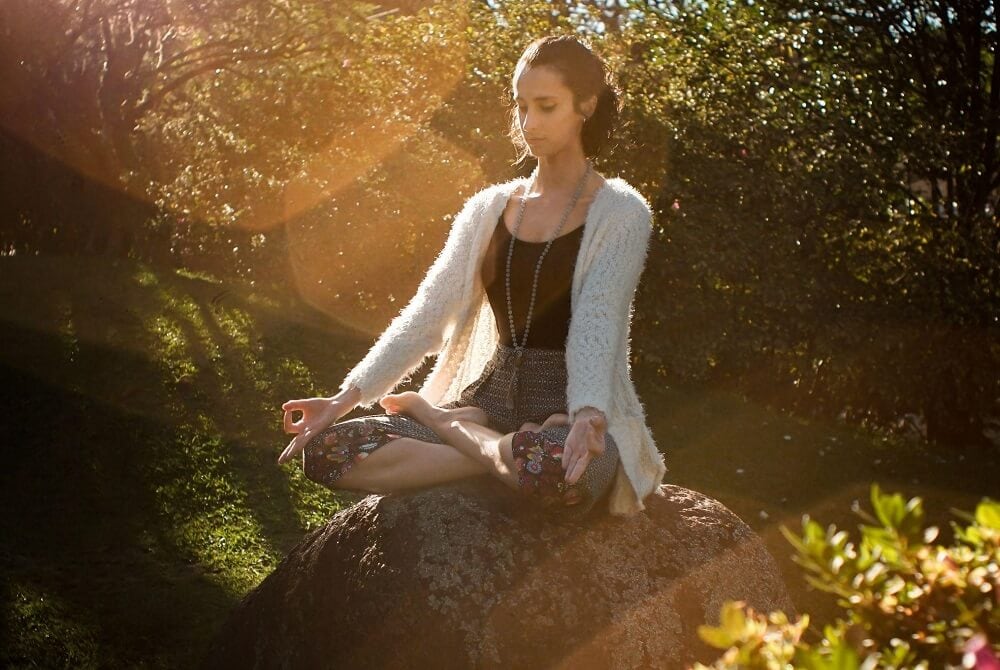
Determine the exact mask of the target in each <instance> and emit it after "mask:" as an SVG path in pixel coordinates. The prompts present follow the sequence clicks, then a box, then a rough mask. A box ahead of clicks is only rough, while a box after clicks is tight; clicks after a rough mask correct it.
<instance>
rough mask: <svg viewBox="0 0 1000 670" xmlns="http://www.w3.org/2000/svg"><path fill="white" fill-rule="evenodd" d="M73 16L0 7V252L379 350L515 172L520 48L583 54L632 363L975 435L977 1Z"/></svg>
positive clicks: (986, 109)
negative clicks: (612, 105) (550, 40)
mask: <svg viewBox="0 0 1000 670" xmlns="http://www.w3.org/2000/svg"><path fill="white" fill-rule="evenodd" d="M73 7H74V4H73V3H71V2H70V1H69V0H44V1H43V2H37V1H36V0H12V1H11V2H7V3H4V5H3V7H2V8H0V33H2V34H4V35H8V36H10V38H11V39H10V41H9V43H5V48H4V49H3V50H0V78H2V79H3V80H4V81H5V82H8V87H9V90H10V94H9V95H8V96H5V97H4V99H3V100H0V129H2V130H0V149H2V150H3V151H4V152H5V154H7V155H10V156H11V157H12V159H11V160H10V161H7V162H5V164H4V166H0V174H2V178H0V222H2V223H0V253H5V254H12V253H16V254H22V255H23V254H35V253H51V254H57V253H104V254H109V255H112V256H116V257H122V256H132V257H136V258H141V259H146V260H149V261H152V262H154V263H156V264H157V265H164V264H170V265H175V266H183V267H187V268H189V269H194V270H196V271H200V272H207V273H209V274H214V275H217V276H232V275H239V276H241V277H246V278H249V279H251V280H253V281H255V282H261V283H265V284H270V285H273V286H285V287H289V288H290V289H291V290H293V291H294V292H295V293H297V294H298V295H299V296H301V297H302V298H304V299H305V300H306V301H307V302H308V303H310V304H311V305H313V306H315V307H318V308H320V309H322V310H323V311H325V312H327V313H329V314H333V315H336V316H338V317H339V318H340V319H341V320H343V321H344V322H346V323H348V324H350V325H352V326H355V327H357V328H359V329H362V330H364V331H366V332H370V333H376V332H378V331H379V330H380V329H381V328H382V327H384V325H385V324H386V323H387V322H388V320H389V319H390V318H391V317H392V316H394V314H395V313H396V312H398V310H399V308H400V306H401V304H402V303H403V302H404V301H405V300H406V299H407V298H408V297H409V296H410V295H411V294H412V291H413V290H414V288H415V286H416V284H417V283H418V281H419V279H420V277H421V275H422V273H423V271H424V270H425V269H426V267H427V266H428V265H429V263H430V261H431V260H432V259H433V256H434V255H435V254H436V252H437V250H438V249H439V248H440V245H441V243H442V242H443V240H444V237H445V235H446V231H447V227H448V222H449V220H450V218H451V216H452V215H453V213H454V212H456V211H457V210H458V208H459V206H460V204H461V202H462V200H463V199H464V198H465V197H466V196H468V195H469V194H470V193H471V192H472V191H474V190H475V189H477V188H479V187H481V186H482V185H484V184H485V183H488V182H492V181H498V180H501V179H506V178H509V177H512V176H514V168H513V166H512V165H511V161H512V160H513V157H514V152H513V149H512V147H511V146H510V145H509V142H507V140H506V138H505V132H506V129H507V112H508V107H507V102H506V93H507V87H508V86H509V81H508V79H509V76H510V73H511V71H512V69H513V65H514V63H515V62H516V59H517V57H518V55H519V53H520V51H521V49H522V48H523V47H524V46H525V45H526V44H527V42H528V41H529V40H530V39H531V38H532V37H534V36H537V35H540V34H544V33H550V32H575V33H579V34H583V35H585V36H586V37H588V38H589V39H590V41H591V42H592V43H593V45H594V47H595V49H597V50H598V51H599V52H600V53H601V54H602V55H603V56H604V57H605V58H606V59H607V60H608V61H609V63H610V64H611V66H612V69H613V70H614V71H615V72H616V74H617V77H618V79H619V84H620V85H621V88H622V91H623V100H624V103H625V107H624V116H623V123H622V125H621V127H620V128H619V129H618V130H617V132H616V135H615V137H614V143H613V148H612V151H610V152H609V153H608V155H606V156H605V157H603V158H602V159H601V160H600V161H599V162H598V168H599V169H601V170H602V171H603V172H604V173H606V174H611V175H621V176H623V177H624V178H626V179H627V180H628V181H629V182H630V183H632V184H633V185H635V186H636V187H637V188H638V189H639V190H640V191H641V192H642V193H644V194H645V195H646V196H647V197H648V198H649V200H650V201H651V203H652V205H653V207H654V209H655V211H656V227H657V230H656V238H655V240H654V244H653V245H652V247H651V253H650V260H649V262H648V264H647V270H646V274H645V275H644V276H645V281H644V283H643V286H642V289H641V291H640V295H639V299H638V305H637V309H636V311H635V320H634V330H633V340H634V342H635V344H636V346H635V347H634V351H635V353H636V354H637V358H638V359H639V360H641V361H642V362H643V363H644V365H643V367H642V369H643V370H644V371H648V372H649V374H651V375H660V376H663V377H664V378H667V379H671V380H676V381H677V382H681V383H686V384H689V385H693V384H702V385H711V386H726V387H733V388H736V389H738V390H739V391H741V392H743V393H746V394H748V395H750V396H752V397H754V398H755V399H758V400H760V401H763V402H764V403H766V404H775V405H778V406H781V407H784V408H791V409H794V410H796V411H798V412H799V413H801V414H808V415H812V416H816V417H818V416H825V417H831V418H832V417H838V418H840V419H843V420H846V421H850V422H854V423H861V424H863V425H869V426H871V427H873V428H876V429H879V430H900V431H903V430H905V431H907V432H908V433H909V434H911V435H913V436H914V437H916V438H918V439H925V438H926V439H930V440H933V441H937V442H940V443H945V444H956V445H962V446H964V445H969V444H976V443H978V444H989V443H990V439H993V440H994V441H995V440H996V439H997V437H996V435H995V434H994V435H993V437H992V438H990V435H989V431H990V430H991V426H992V430H994V431H996V428H997V426H1000V404H998V403H1000V348H998V344H997V343H998V342H1000V338H998V337H997V331H998V329H1000V290H998V281H1000V277H998V275H997V268H998V267H1000V264H998V263H996V258H997V254H998V244H1000V239H998V231H1000V226H998V225H997V221H996V209H997V205H998V193H1000V161H998V160H997V150H998V146H1000V140H998V131H1000V125H998V124H1000V121H998V119H1000V97H998V96H997V94H996V91H995V89H994V86H995V84H994V82H996V81H998V76H1000V75H998V74H997V73H998V72H1000V70H998V67H1000V65H998V64H997V62H996V60H995V57H994V54H995V52H996V42H997V32H996V13H997V3H996V2H994V1H993V0H988V1H985V2H979V3H970V2H965V1H963V0H948V1H946V2H933V3H932V2H929V1H921V2H912V3H899V2H896V1H895V0H876V1H868V0H866V1H865V2H858V1H855V0H809V1H806V0H764V1H758V2H743V1H740V2H736V1H726V2H708V3H706V2H695V1H693V0H674V1H665V0H629V1H628V2H617V1H616V2H609V1H607V0H594V1H593V2H583V3H580V2H575V1H570V0H565V1H560V2H542V1H541V0H532V1H530V2H486V3H484V2H479V1H472V0H470V1H468V2H460V3H455V2H441V1H440V0H439V1H437V2H434V1H431V0H426V1H421V0H413V1H407V2H403V1H402V0H398V1H395V2H385V3H366V2H338V3H329V2H324V1H321V0H298V1H296V2H277V1H274V0H261V1H254V2H246V1H243V0H206V1H205V2H202V3H199V9H198V11H197V12H195V11H189V10H188V9H186V8H185V5H184V3H171V2H167V1H166V0H152V1H149V2H143V3H135V2H117V1H113V0H100V1H96V2H93V3H88V4H87V6H86V10H85V11H72V8H73ZM29 27H30V28H29ZM133 34H134V35H138V36H139V37H138V38H137V39H131V36H132V35H133ZM53 193H54V194H56V195H55V197H52V196H53ZM361 248H364V250H365V251H364V258H363V260H359V259H358V251H359V249H361ZM400 259H408V260H410V261H411V262H407V263H400ZM991 422H992V423H991Z"/></svg>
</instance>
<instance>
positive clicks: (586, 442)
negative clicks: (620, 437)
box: [562, 413, 608, 484]
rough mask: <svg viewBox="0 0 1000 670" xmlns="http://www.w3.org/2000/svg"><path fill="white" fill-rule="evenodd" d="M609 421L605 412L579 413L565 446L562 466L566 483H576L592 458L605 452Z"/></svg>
mask: <svg viewBox="0 0 1000 670" xmlns="http://www.w3.org/2000/svg"><path fill="white" fill-rule="evenodd" d="M607 430H608V421H607V419H606V418H605V417H604V415H603V414H600V413H598V414H578V415H577V417H576V419H575V420H574V421H573V427H572V428H570V430H569V435H567V436H566V444H565V445H564V446H563V453H562V467H563V470H565V471H566V483H567V484H575V483H576V482H577V480H579V479H580V477H582V476H583V473H584V471H585V470H586V469H587V464H588V463H590V461H591V459H593V458H596V457H598V456H600V455H601V454H603V453H604V449H605V444H604V436H605V435H606V433H607Z"/></svg>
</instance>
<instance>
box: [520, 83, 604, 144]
mask: <svg viewBox="0 0 1000 670" xmlns="http://www.w3.org/2000/svg"><path fill="white" fill-rule="evenodd" d="M513 90H514V102H515V103H516V104H517V110H518V112H517V113H518V122H519V124H520V128H521V135H522V136H523V137H524V141H525V142H526V143H527V145H528V149H529V150H530V151H531V155H532V156H535V157H540V156H551V155H553V154H557V153H559V152H561V151H564V150H566V149H568V148H572V147H573V145H574V144H577V145H581V147H582V144H581V140H580V130H581V129H582V128H583V121H584V117H583V114H581V113H580V112H579V111H577V110H576V109H575V108H574V107H573V92H572V91H571V90H570V89H569V88H568V87H567V86H566V85H565V84H564V83H563V80H562V76H561V75H560V74H559V72H558V71H557V70H555V69H553V68H551V67H548V66H545V65H539V66H536V67H527V68H524V69H523V70H521V72H520V74H519V75H517V76H516V77H515V79H514V86H513ZM591 101H592V102H593V103H594V104H596V97H595V98H592V100H591ZM584 111H585V112H586V113H587V114H591V113H593V110H592V105H589V104H588V105H586V106H584Z"/></svg>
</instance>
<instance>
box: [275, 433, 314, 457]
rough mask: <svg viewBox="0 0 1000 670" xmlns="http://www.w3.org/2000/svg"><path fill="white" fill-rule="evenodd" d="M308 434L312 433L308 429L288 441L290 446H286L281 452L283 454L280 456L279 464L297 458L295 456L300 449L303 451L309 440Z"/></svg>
mask: <svg viewBox="0 0 1000 670" xmlns="http://www.w3.org/2000/svg"><path fill="white" fill-rule="evenodd" d="M308 435H310V433H309V432H308V431H307V432H303V433H299V434H298V435H296V436H295V437H294V438H292V441H291V442H289V443H288V446H287V447H285V450H284V451H283V452H281V456H279V457H278V464H279V465H280V464H282V463H287V462H288V461H290V460H292V459H293V458H295V456H296V455H297V454H298V453H299V452H300V451H302V449H303V448H304V447H305V445H306V444H307V443H308V442H309V438H308Z"/></svg>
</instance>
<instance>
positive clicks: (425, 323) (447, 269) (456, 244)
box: [340, 191, 484, 407]
mask: <svg viewBox="0 0 1000 670" xmlns="http://www.w3.org/2000/svg"><path fill="white" fill-rule="evenodd" d="M483 193H484V192H483V191H481V192H480V193H479V194H477V195H474V196H472V197H471V198H469V199H468V200H467V201H466V203H465V205H464V206H463V208H462V210H461V211H460V212H459V214H458V215H457V216H456V217H455V219H454V221H453V222H452V226H451V230H450V231H449V233H448V239H447V241H446V242H445V244H444V247H443V248H442V249H441V251H440V252H439V253H438V256H437V258H436V259H435V260H434V263H433V264H432V265H431V267H430V269H429V270H428V271H427V274H426V275H424V278H423V279H422V280H421V282H420V285H419V286H418V287H417V291H416V293H415V294H414V296H413V298H411V299H410V301H409V303H407V305H406V306H405V307H404V308H403V309H402V310H400V312H399V314H398V315H397V316H396V317H395V318H394V319H393V320H392V322H391V323H389V325H388V326H387V327H386V329H385V331H384V332H383V333H382V334H381V335H380V336H379V338H378V340H376V342H375V344H374V345H372V347H371V349H369V351H368V353H367V354H365V356H364V358H362V359H361V361H360V362H359V363H358V364H357V365H355V366H354V368H353V369H352V370H351V371H350V372H349V373H348V374H347V377H345V379H344V381H343V382H342V383H341V385H340V389H341V390H342V391H343V390H346V389H348V388H349V387H351V386H355V387H357V388H358V389H360V391H361V399H360V401H359V402H358V405H359V406H361V407H372V406H374V404H375V403H376V402H377V401H378V400H379V399H380V398H381V397H382V396H384V395H385V394H387V393H390V392H391V391H392V390H393V389H394V388H395V387H396V385H397V384H399V382H400V381H401V380H402V379H404V378H406V377H409V375H410V374H412V373H413V372H414V371H415V370H416V369H417V368H419V367H420V365H421V364H422V363H423V361H424V359H425V358H426V357H427V356H428V355H429V354H436V353H438V351H440V349H441V346H442V344H443V343H444V342H445V341H446V340H447V338H448V337H449V336H450V334H451V331H452V329H453V328H454V325H455V320H456V318H457V316H458V313H459V311H460V308H461V300H462V296H463V294H464V290H463V289H464V285H465V278H464V276H463V271H464V270H465V268H466V264H467V260H468V258H469V254H470V252H471V244H472V234H471V233H472V230H473V227H474V223H475V221H476V220H477V216H476V214H477V211H478V209H479V207H480V204H481V202H482V197H481V196H482V194H483Z"/></svg>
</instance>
